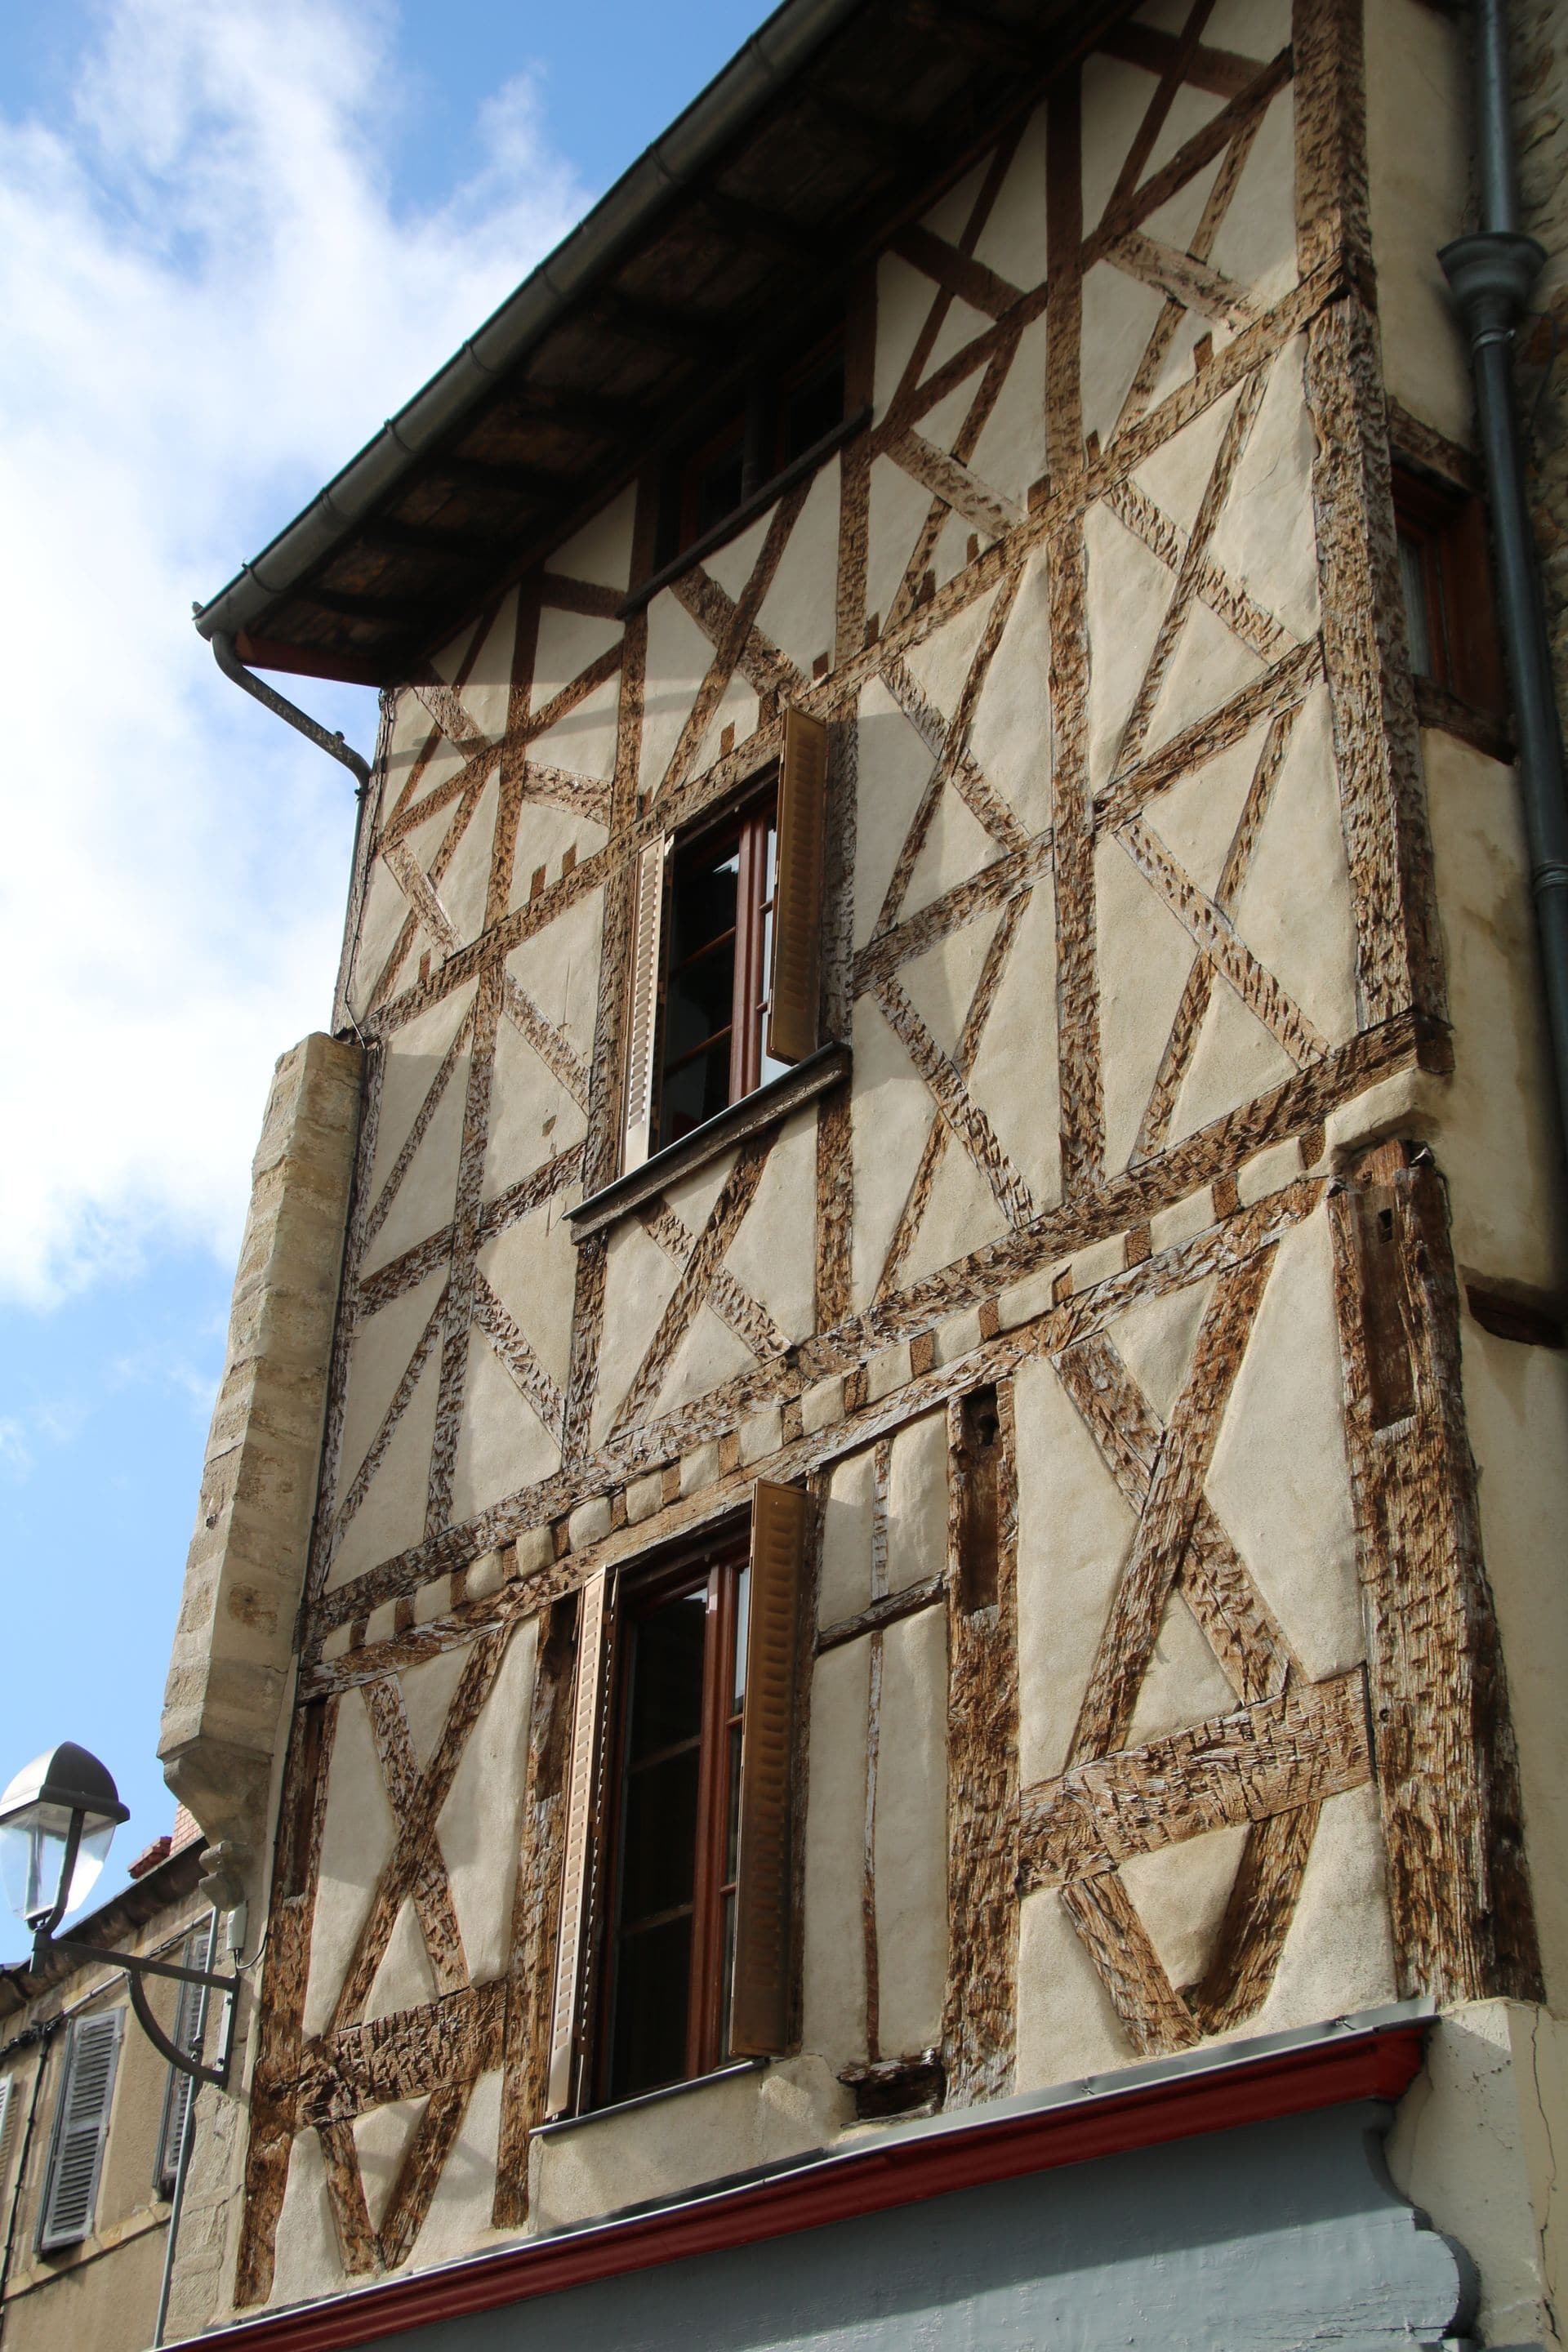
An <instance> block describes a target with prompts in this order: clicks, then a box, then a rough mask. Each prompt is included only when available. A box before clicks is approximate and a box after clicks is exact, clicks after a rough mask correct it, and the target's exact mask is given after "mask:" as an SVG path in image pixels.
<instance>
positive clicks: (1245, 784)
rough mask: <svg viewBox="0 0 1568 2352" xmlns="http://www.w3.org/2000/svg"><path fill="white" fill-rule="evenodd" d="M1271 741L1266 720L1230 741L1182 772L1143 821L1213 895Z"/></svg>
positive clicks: (1152, 804)
mask: <svg viewBox="0 0 1568 2352" xmlns="http://www.w3.org/2000/svg"><path fill="white" fill-rule="evenodd" d="M1267 741H1268V721H1267V720H1264V721H1262V722H1260V723H1259V724H1258V726H1257V727H1254V728H1253V729H1252V730H1251V731H1250V732H1249V733H1248V734H1246V735H1244V736H1243V737H1242V738H1241V740H1240V741H1239V742H1238V743H1231V744H1228V745H1227V746H1226V749H1225V750H1224V751H1220V752H1218V753H1216V755H1215V758H1214V759H1212V760H1205V762H1204V764H1203V766H1202V767H1201V768H1193V769H1190V770H1189V771H1188V772H1187V773H1186V774H1185V775H1184V776H1179V777H1178V778H1177V779H1176V782H1174V783H1173V784H1172V785H1170V786H1169V787H1168V788H1167V790H1165V791H1164V792H1163V793H1157V794H1156V795H1155V797H1154V798H1153V799H1152V801H1150V802H1148V803H1146V805H1145V807H1144V809H1143V811H1142V821H1143V824H1144V825H1145V827H1146V828H1147V830H1148V831H1149V832H1151V833H1152V834H1153V835H1155V836H1156V838H1157V839H1158V840H1159V841H1160V842H1162V843H1163V845H1164V847H1165V848H1167V849H1168V850H1169V851H1170V853H1171V855H1172V856H1173V858H1174V859H1175V861H1176V863H1177V865H1178V866H1180V867H1181V868H1182V870H1183V872H1184V874H1186V875H1188V876H1189V877H1191V879H1192V880H1193V881H1194V882H1195V883H1196V884H1197V886H1198V888H1199V889H1200V890H1202V891H1205V892H1206V894H1207V895H1208V896H1209V897H1210V898H1213V897H1214V895H1215V892H1216V891H1217V890H1218V888H1219V884H1220V877H1221V876H1222V874H1223V873H1224V870H1225V862H1226V857H1227V856H1228V855H1229V853H1230V846H1231V843H1232V840H1233V839H1234V837H1235V834H1236V828H1237V823H1238V822H1239V820H1240V817H1241V814H1242V811H1243V810H1244V809H1245V807H1246V805H1247V794H1248V793H1249V792H1250V791H1251V789H1252V780H1253V776H1254V774H1255V773H1256V772H1257V767H1258V756H1259V754H1260V753H1261V751H1262V750H1263V747H1264V745H1265V743H1266V742H1267Z"/></svg>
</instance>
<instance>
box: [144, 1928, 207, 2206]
mask: <svg viewBox="0 0 1568 2352" xmlns="http://www.w3.org/2000/svg"><path fill="white" fill-rule="evenodd" d="M180 1965H181V1967H182V1968H187V1969H210V1968H211V1966H212V1939H211V1937H209V1936H208V1935H207V1934H206V1933H205V1931H204V1930H203V1929H202V1928H200V1927H193V1928H192V1930H191V1932H190V1934H189V1935H188V1936H187V1937H185V1948H184V1951H183V1952H182V1953H181V1955H180ZM204 2012H205V1986H202V1985H194V1984H183V1985H182V1986H181V1987H180V1996H179V2000H178V2001H177V2002H176V2003H175V2007H174V2033H173V2035H172V2036H171V2039H172V2040H173V2041H174V2043H175V2045H176V2047H177V2048H179V2049H181V2050H184V2051H185V2052H186V2053H188V2054H189V2055H190V2056H191V2057H193V2058H195V2056H197V2055H198V2053H199V2052H200V2050H201V2043H202V2024H203V2018H204ZM195 2087H196V2086H195V2082H194V2081H193V2079H192V2078H191V2076H190V2075H189V2074H181V2072H180V2070H179V2068H178V2067H177V2066H171V2067H170V2069H169V2079H168V2082H167V2084H165V2085H164V2089H163V2122H162V2123H161V2124H160V2126H159V2127H158V2168H157V2171H156V2172H155V2173H154V2175H153V2181H154V2184H155V2186H156V2187H157V2188H158V2189H160V2190H161V2191H162V2193H163V2195H164V2196H167V2195H168V2194H169V2193H170V2191H171V2190H172V2189H173V2188H174V2181H175V2179H176V2177H177V2175H178V2173H179V2169H180V2150H181V2148H182V2147H183V2146H184V2137H185V2119H186V2117H187V2116H189V2114H190V2112H191V2100H192V2097H193V2096H194V2095H195Z"/></svg>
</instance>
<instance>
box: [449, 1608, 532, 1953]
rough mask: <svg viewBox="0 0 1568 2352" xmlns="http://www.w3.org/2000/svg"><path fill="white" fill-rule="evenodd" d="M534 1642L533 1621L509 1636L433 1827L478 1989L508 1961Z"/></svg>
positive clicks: (525, 1770) (525, 1771)
mask: <svg viewBox="0 0 1568 2352" xmlns="http://www.w3.org/2000/svg"><path fill="white" fill-rule="evenodd" d="M535 1641H536V1621H535V1620H534V1619H532V1618H530V1619H528V1620H526V1621H525V1622H523V1623H521V1624H520V1625H519V1626H518V1627H517V1628H516V1629H515V1630H514V1632H513V1633H511V1635H510V1639H509V1641H508V1644H507V1651H506V1655H505V1657H504V1658H503V1659H502V1661H501V1665H500V1672H499V1673H498V1674H497V1675H496V1679H495V1682H494V1684H493V1685H492V1686H491V1689H490V1693H489V1697H488V1698H487V1699H486V1701H485V1703H484V1706H482V1707H481V1708H480V1710H479V1717H478V1720H477V1721H476V1722H475V1724H474V1727H473V1729H472V1730H471V1731H470V1732H469V1734H468V1740H467V1742H466V1744H465V1746H464V1748H463V1754H462V1759H461V1761H460V1762H459V1763H458V1769H457V1773H456V1775H455V1777H454V1779H453V1781H452V1786H451V1790H450V1791H449V1792H448V1795H447V1801H446V1803H445V1804H444V1805H443V1806H442V1808H441V1812H440V1815H439V1818H438V1820H437V1825H436V1830H437V1837H438V1839H439V1841H440V1845H441V1853H442V1855H443V1858H444V1859H445V1861H446V1864H447V1874H448V1877H449V1878H450V1881H451V1886H452V1901H453V1904H454V1906H455V1907H456V1909H457V1914H458V1928H459V1930H460V1931H461V1934H462V1938H463V1955H464V1958H465V1959H466V1961H467V1963H468V1974H469V1976H470V1977H471V1978H472V1979H473V1980H474V1981H475V1983H476V1984H482V1983H484V1982H486V1981H488V1979H490V1978H491V1977H497V1976H500V1974H501V1972H502V1971H503V1970H504V1969H505V1968H506V1966H507V1963H508V1960H509V1958H510V1949H511V1906H512V1887H513V1883H514V1881H515V1879H516V1875H517V1855H518V1843H519V1835H520V1815H521V1806H522V1800H523V1785H524V1781H525V1779H526V1776H527V1769H528V1727H529V1717H530V1714H531V1708H532V1704H533V1664H534V1649H535Z"/></svg>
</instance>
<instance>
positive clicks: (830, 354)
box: [658, 323, 844, 565]
mask: <svg viewBox="0 0 1568 2352" xmlns="http://www.w3.org/2000/svg"><path fill="white" fill-rule="evenodd" d="M843 421H844V335H843V329H842V326H841V325H840V324H837V323H836V324H835V325H834V326H833V327H832V328H831V329H830V330H829V331H827V332H826V334H824V335H823V336H821V337H820V338H818V339H817V340H816V341H814V342H812V343H811V344H810V345H809V346H808V347H807V348H806V349H805V351H804V352H802V353H801V355H800V356H799V358H798V359H796V360H795V361H793V362H791V363H790V364H789V365H788V366H786V367H784V368H775V369H771V370H769V371H767V372H766V373H763V374H760V375H758V376H757V378H756V379H755V380H754V382H753V383H752V385H751V386H750V388H749V389H748V391H747V393H746V394H745V395H744V397H743V398H742V399H739V400H738V401H737V402H736V404H735V406H734V408H733V409H732V410H731V413H730V415H728V416H726V417H725V418H724V420H723V422H722V423H721V424H720V425H717V426H716V427H714V429H713V430H711V431H710V432H709V433H707V434H705V435H704V436H703V437H702V438H701V440H700V441H697V442H694V443H692V444H690V445H689V446H687V447H686V448H685V449H684V450H683V451H682V452H681V453H680V455H679V457H676V458H675V460H674V461H673V463H672V464H671V466H670V468H669V471H668V475H667V477H666V481H665V488H664V497H663V499H662V502H661V509H662V520H661V529H660V531H659V534H658V536H659V550H658V562H659V563H660V564H661V565H662V564H665V563H668V562H673V560H674V559H675V557H677V556H678V555H680V554H683V553H684V552H685V551H686V549H687V548H689V547H695V546H697V545H698V544H699V542H700V541H704V540H706V539H707V538H708V537H709V535H710V533H711V532H714V531H717V530H720V529H721V527H722V525H723V524H724V523H725V522H726V521H727V520H728V519H729V517H730V516H731V515H732V514H735V513H737V512H738V510H739V509H741V508H742V506H743V505H744V504H746V502H747V501H748V500H750V499H752V498H753V497H754V496H755V495H756V493H757V492H758V491H759V490H762V489H763V488H765V487H766V485H767V484H768V483H769V482H770V481H772V480H773V477H774V476H775V475H777V474H781V473H783V471H784V467H786V466H793V465H794V464H795V460H796V459H797V458H798V457H805V455H806V453H807V452H808V451H809V450H811V449H813V448H815V447H816V444H817V443H818V442H819V441H821V440H824V439H825V438H826V436H827V435H828V434H830V433H831V432H832V431H833V430H834V428H835V427H836V426H837V425H840V424H842V423H843Z"/></svg>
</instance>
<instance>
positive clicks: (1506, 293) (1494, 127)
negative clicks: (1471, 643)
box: [1437, 0, 1568, 1150]
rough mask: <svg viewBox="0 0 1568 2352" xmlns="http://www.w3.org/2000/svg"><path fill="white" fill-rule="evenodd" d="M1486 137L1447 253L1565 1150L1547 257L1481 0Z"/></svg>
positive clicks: (1564, 920)
mask: <svg viewBox="0 0 1568 2352" xmlns="http://www.w3.org/2000/svg"><path fill="white" fill-rule="evenodd" d="M1476 48H1477V59H1476V62H1477V68H1478V74H1477V99H1476V113H1477V135H1478V143H1479V159H1478V160H1479V170H1480V183H1481V190H1480V193H1481V226H1480V228H1479V230H1478V231H1477V232H1476V233H1475V234H1474V235H1473V236H1460V237H1456V238H1455V239H1454V241H1453V243H1452V244H1451V245H1446V246H1445V247H1443V249H1442V251H1441V252H1440V253H1439V254H1438V256H1437V258H1438V261H1439V262H1440V263H1441V264H1442V267H1443V270H1444V274H1445V275H1446V277H1447V280H1448V283H1449V286H1450V287H1451V288H1452V289H1453V293H1454V299H1455V302H1456V303H1457V305H1458V310H1459V314H1460V317H1461V318H1462V319H1463V320H1464V323H1465V329H1466V331H1467V332H1468V336H1469V338H1470V355H1471V361H1472V363H1473V365H1474V369H1475V377H1476V409H1477V414H1478V417H1479V425H1480V436H1481V449H1482V455H1483V457H1484V459H1485V463H1486V469H1487V488H1488V490H1489V499H1490V505H1491V512H1492V529H1493V533H1494V537H1495V541H1496V548H1497V575H1498V601H1499V607H1500V619H1501V622H1502V636H1503V648H1504V653H1505V656H1506V659H1507V662H1508V670H1509V678H1510V683H1511V685H1512V688H1513V701H1514V713H1515V723H1516V728H1517V733H1518V743H1519V782H1520V793H1521V799H1522V800H1523V803H1524V822H1525V832H1526V835H1527V836H1528V839H1529V843H1530V886H1531V890H1532V891H1533V893H1534V896H1535V914H1536V924H1537V928H1538V931H1539V934H1540V940H1541V961H1542V971H1543V976H1544V980H1545V987H1546V1013H1547V1024H1548V1029H1549V1032H1550V1036H1551V1044H1552V1062H1553V1066H1554V1067H1555V1070H1556V1074H1557V1109H1558V1117H1559V1119H1560V1121H1561V1123H1562V1131H1563V1145H1564V1150H1568V796H1565V793H1564V786H1563V730H1562V724H1561V721H1560V719H1559V715H1558V710H1557V701H1556V697H1555V695H1554V693H1553V690H1552V653H1551V642H1550V639H1549V637H1548V635H1547V626H1546V602H1545V598H1544V596H1543V594H1542V584H1541V566H1540V562H1539V559H1538V557H1537V554H1536V550H1535V540H1534V534H1533V531H1532V530H1531V518H1530V506H1529V502H1528V500H1527V499H1526V496H1525V488H1524V465H1523V460H1522V457H1521V450H1520V440H1519V421H1518V414H1517V410H1516V406H1515V401H1514V381H1513V339H1514V334H1515V332H1516V331H1517V329H1518V326H1519V322H1520V320H1521V318H1522V317H1523V315H1524V311H1525V305H1526V303H1527V301H1528V299H1529V297H1530V290H1531V287H1532V286H1533V285H1534V283H1535V280H1536V278H1538V277H1539V275H1540V273H1541V271H1542V268H1543V267H1544V266H1545V262H1546V254H1545V251H1544V249H1543V247H1541V246H1540V245H1538V244H1537V243H1536V241H1535V239H1534V237H1532V236H1523V235H1521V231H1520V226H1519V207H1518V201H1517V198H1516V195H1515V189H1514V163H1513V126H1512V122H1511V120H1510V112H1509V47H1508V12H1507V9H1506V7H1505V5H1503V0H1477V7H1476Z"/></svg>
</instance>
